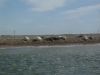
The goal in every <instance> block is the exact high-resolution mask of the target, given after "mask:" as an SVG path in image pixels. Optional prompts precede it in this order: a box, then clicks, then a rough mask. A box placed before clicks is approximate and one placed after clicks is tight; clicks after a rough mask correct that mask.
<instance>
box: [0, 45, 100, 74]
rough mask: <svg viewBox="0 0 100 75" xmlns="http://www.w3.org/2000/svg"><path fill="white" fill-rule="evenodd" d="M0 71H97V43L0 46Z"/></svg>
mask: <svg viewBox="0 0 100 75" xmlns="http://www.w3.org/2000/svg"><path fill="white" fill-rule="evenodd" d="M0 75H100V44H95V45H69V46H68V45H65V46H37V47H32V46H27V47H6V48H0Z"/></svg>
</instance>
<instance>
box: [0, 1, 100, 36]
mask: <svg viewBox="0 0 100 75" xmlns="http://www.w3.org/2000/svg"><path fill="white" fill-rule="evenodd" d="M14 32H15V34H16V35H23V34H24V35H27V34H28V35H36V34H37V35H38V34H69V33H72V34H76V33H78V34H79V33H97V32H100V0H0V34H1V35H5V34H13V33H14Z"/></svg>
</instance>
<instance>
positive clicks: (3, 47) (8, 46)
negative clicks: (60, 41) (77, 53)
mask: <svg viewBox="0 0 100 75" xmlns="http://www.w3.org/2000/svg"><path fill="white" fill-rule="evenodd" d="M95 45H100V43H91V44H90V43H87V44H83V43H77V44H75V43H74V44H64V45H57V44H55V45H16V46H15V45H2V46H0V49H7V48H47V47H74V46H95Z"/></svg>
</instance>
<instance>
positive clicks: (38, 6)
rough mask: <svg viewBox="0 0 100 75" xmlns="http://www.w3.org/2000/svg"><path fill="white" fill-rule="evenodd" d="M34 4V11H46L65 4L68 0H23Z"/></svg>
mask: <svg viewBox="0 0 100 75" xmlns="http://www.w3.org/2000/svg"><path fill="white" fill-rule="evenodd" d="M23 1H25V2H27V3H28V4H29V5H31V6H32V10H33V11H38V12H45V11H51V10H54V9H56V8H59V7H62V6H64V3H65V1H66V0H23Z"/></svg>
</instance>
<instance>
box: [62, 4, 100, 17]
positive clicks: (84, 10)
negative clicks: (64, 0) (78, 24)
mask: <svg viewBox="0 0 100 75" xmlns="http://www.w3.org/2000/svg"><path fill="white" fill-rule="evenodd" d="M98 10H100V4H97V5H91V6H84V7H80V8H77V9H74V10H68V11H65V12H63V13H62V14H63V15H69V16H70V17H72V18H76V17H81V16H86V15H88V14H90V13H93V12H98Z"/></svg>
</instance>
